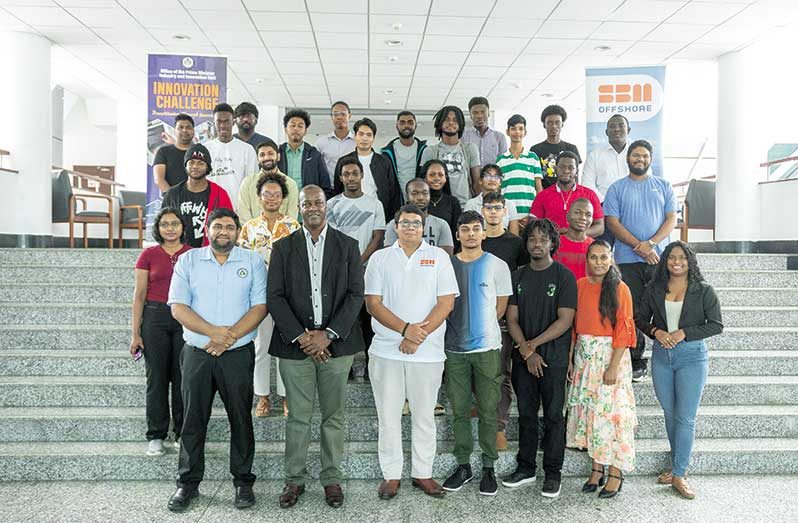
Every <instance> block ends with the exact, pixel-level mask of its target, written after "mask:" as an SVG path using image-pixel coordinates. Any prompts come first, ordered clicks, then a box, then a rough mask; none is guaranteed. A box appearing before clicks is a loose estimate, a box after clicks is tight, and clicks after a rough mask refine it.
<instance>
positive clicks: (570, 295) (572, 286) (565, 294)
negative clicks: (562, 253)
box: [555, 262, 578, 310]
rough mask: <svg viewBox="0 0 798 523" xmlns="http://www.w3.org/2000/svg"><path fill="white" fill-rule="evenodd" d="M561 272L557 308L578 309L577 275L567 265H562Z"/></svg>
mask: <svg viewBox="0 0 798 523" xmlns="http://www.w3.org/2000/svg"><path fill="white" fill-rule="evenodd" d="M555 263H556V262H555ZM559 272H560V273H559V276H558V279H559V280H560V292H559V294H558V295H557V308H558V309H574V310H576V301H577V294H578V293H577V291H576V277H575V276H574V273H572V272H571V271H570V270H569V269H568V268H566V267H565V266H560V271H559Z"/></svg>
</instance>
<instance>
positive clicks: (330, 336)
mask: <svg viewBox="0 0 798 523" xmlns="http://www.w3.org/2000/svg"><path fill="white" fill-rule="evenodd" d="M339 338H340V336H338V335H337V334H336V333H334V332H333V331H331V330H330V329H327V339H328V340H330V341H335V340H337V339H339Z"/></svg>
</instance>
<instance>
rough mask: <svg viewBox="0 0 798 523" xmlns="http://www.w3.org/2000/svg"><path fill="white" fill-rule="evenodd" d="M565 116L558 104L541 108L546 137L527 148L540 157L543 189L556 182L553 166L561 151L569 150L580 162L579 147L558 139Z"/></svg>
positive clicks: (541, 118) (566, 115)
mask: <svg viewBox="0 0 798 523" xmlns="http://www.w3.org/2000/svg"><path fill="white" fill-rule="evenodd" d="M567 118H568V113H566V112H565V109H563V108H562V107H560V106H559V105H550V106H548V107H546V108H545V109H543V112H542V113H541V114H540V121H541V122H542V123H543V128H544V129H546V139H545V140H543V141H542V142H540V143H538V144H535V145H533V146H532V147H530V148H529V150H530V151H532V152H534V153H535V154H537V155H538V158H540V169H541V171H542V172H543V179H542V180H541V183H542V184H543V188H544V189H545V188H547V187H551V186H552V185H554V184H555V183H557V171H556V170H555V167H556V165H557V157H558V156H559V155H560V153H561V152H563V151H571V152H572V153H574V154H575V155H576V157H577V158H579V163H582V157H581V156H579V149H577V148H576V146H575V145H574V144H572V143H568V142H566V141H564V140H560V131H562V128H563V125H565V120H566V119H567Z"/></svg>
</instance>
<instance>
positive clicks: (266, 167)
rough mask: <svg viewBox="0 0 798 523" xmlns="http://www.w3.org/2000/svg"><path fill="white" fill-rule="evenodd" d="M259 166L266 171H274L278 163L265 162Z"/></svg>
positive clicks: (272, 161)
mask: <svg viewBox="0 0 798 523" xmlns="http://www.w3.org/2000/svg"><path fill="white" fill-rule="evenodd" d="M258 166H259V167H260V168H261V169H262V170H264V171H273V170H274V168H275V167H276V166H277V162H275V161H274V160H264V161H262V162H260V163H259V164H258Z"/></svg>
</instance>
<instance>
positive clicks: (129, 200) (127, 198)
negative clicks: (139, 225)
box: [119, 191, 147, 223]
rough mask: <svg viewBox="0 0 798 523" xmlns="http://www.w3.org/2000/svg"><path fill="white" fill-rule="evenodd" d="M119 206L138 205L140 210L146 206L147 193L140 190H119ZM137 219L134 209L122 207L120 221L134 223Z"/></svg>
mask: <svg viewBox="0 0 798 523" xmlns="http://www.w3.org/2000/svg"><path fill="white" fill-rule="evenodd" d="M119 200H120V206H123V205H140V206H141V208H142V212H144V209H146V206H147V195H146V193H144V192H141V191H119ZM137 220H138V213H137V212H136V209H122V223H135V222H136V221H137Z"/></svg>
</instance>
